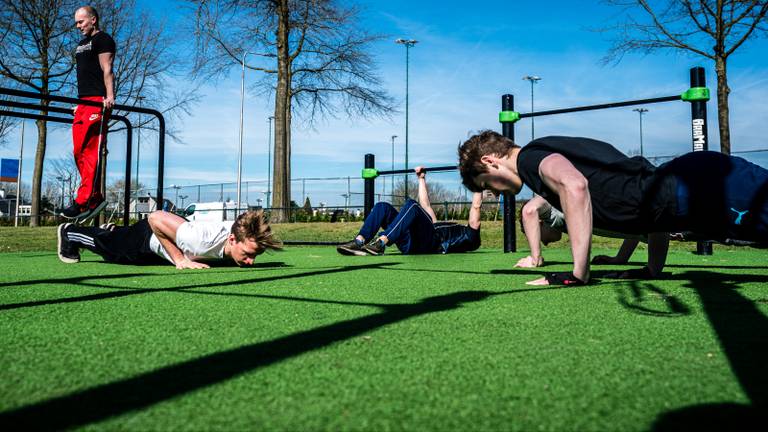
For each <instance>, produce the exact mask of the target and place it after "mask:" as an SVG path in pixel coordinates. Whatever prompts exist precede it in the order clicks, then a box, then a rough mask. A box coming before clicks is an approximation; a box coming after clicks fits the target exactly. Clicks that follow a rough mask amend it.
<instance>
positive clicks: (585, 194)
mask: <svg viewBox="0 0 768 432" xmlns="http://www.w3.org/2000/svg"><path fill="white" fill-rule="evenodd" d="M539 175H540V176H541V179H542V180H543V181H544V184H546V185H547V187H549V188H550V189H552V190H553V191H554V192H555V193H557V195H558V197H560V203H561V204H562V209H563V213H565V224H566V225H567V226H568V237H569V238H570V241H571V253H572V254H573V275H574V276H576V277H577V278H578V279H580V280H581V281H583V282H588V281H589V254H590V249H591V247H592V202H591V198H590V195H589V188H588V182H587V179H586V178H585V177H584V175H582V174H581V173H580V172H579V170H577V169H576V167H574V166H573V164H572V163H571V162H570V161H569V160H568V159H566V158H565V157H564V156H563V155H561V154H557V153H554V154H551V155H549V156H547V157H546V158H544V160H542V161H541V164H540V165H539ZM543 284H546V282H544V283H542V285H543Z"/></svg>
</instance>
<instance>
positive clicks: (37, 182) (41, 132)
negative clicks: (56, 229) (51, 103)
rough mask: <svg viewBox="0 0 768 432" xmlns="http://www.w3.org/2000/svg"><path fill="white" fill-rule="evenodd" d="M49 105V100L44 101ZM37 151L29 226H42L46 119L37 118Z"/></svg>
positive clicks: (46, 134) (46, 136)
mask: <svg viewBox="0 0 768 432" xmlns="http://www.w3.org/2000/svg"><path fill="white" fill-rule="evenodd" d="M43 104H45V105H47V104H48V102H47V101H43ZM40 114H41V115H48V111H40ZM35 124H36V125H37V151H35V168H34V171H33V172H32V208H31V213H32V216H31V217H30V218H29V226H32V227H36V226H40V213H41V211H42V208H41V206H40V199H41V198H42V193H41V192H42V186H43V164H44V162H45V147H46V143H47V141H48V124H47V123H46V121H45V120H37V121H36V122H35Z"/></svg>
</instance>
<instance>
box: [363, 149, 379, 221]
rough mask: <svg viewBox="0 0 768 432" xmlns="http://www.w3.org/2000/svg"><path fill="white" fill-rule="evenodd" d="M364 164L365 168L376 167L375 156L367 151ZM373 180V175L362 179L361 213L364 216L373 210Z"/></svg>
mask: <svg viewBox="0 0 768 432" xmlns="http://www.w3.org/2000/svg"><path fill="white" fill-rule="evenodd" d="M364 166H365V168H375V167H376V162H375V157H374V156H373V155H372V154H370V153H367V154H366V155H365V165H364ZM374 182H375V178H373V177H371V178H366V179H365V180H363V185H364V188H363V193H365V195H364V196H363V213H364V214H365V217H368V215H369V214H370V213H371V210H373V192H374V190H375V189H374V187H375V184H374Z"/></svg>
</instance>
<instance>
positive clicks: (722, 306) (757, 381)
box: [653, 271, 768, 431]
mask: <svg viewBox="0 0 768 432" xmlns="http://www.w3.org/2000/svg"><path fill="white" fill-rule="evenodd" d="M675 279H680V280H685V281H687V283H686V284H685V285H684V286H686V287H688V288H692V289H694V290H695V291H696V293H697V294H698V295H699V298H700V299H701V304H702V307H703V308H704V312H705V313H706V315H707V318H708V319H709V322H710V323H711V325H712V328H713V330H714V331H715V334H716V335H717V337H718V339H719V340H720V345H721V347H722V349H723V352H724V353H725V355H726V356H727V357H728V361H729V362H730V364H731V369H732V371H733V373H734V375H735V376H736V378H737V379H738V380H739V383H740V385H741V388H742V389H743V390H744V393H745V394H746V395H747V397H749V400H750V402H751V405H743V404H736V403H719V404H702V405H693V406H689V407H684V408H680V409H676V410H673V411H669V412H665V413H662V414H660V415H659V417H658V418H657V419H656V421H655V423H654V425H653V429H654V430H656V431H678V430H764V429H765V425H766V420H768V416H767V415H766V410H767V409H768V369H766V367H765V365H766V364H768V317H766V316H765V314H764V313H763V312H762V311H761V310H760V309H759V308H758V307H757V305H756V304H755V302H754V301H752V300H750V299H748V298H746V297H744V296H742V295H741V294H740V293H739V292H738V289H739V284H740V283H763V284H764V283H766V282H768V276H755V275H733V274H719V273H716V272H702V271H689V272H685V273H683V274H679V275H675ZM670 367H674V365H670ZM702 379H704V377H703V378H702ZM761 424H762V425H763V426H759V425H761Z"/></svg>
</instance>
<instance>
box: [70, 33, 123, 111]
mask: <svg viewBox="0 0 768 432" xmlns="http://www.w3.org/2000/svg"><path fill="white" fill-rule="evenodd" d="M115 51H116V47H115V41H114V40H113V39H112V37H110V36H109V35H108V34H106V33H104V32H103V31H100V32H98V33H96V34H95V35H93V36H88V37H86V38H85V39H83V40H81V41H80V43H79V44H77V50H75V60H76V61H77V94H78V96H80V97H85V96H106V95H107V88H106V87H105V86H104V71H103V70H102V69H101V65H100V64H99V54H102V53H114V52H115Z"/></svg>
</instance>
